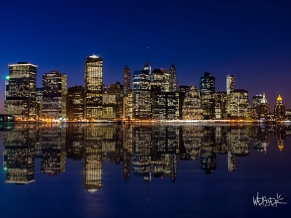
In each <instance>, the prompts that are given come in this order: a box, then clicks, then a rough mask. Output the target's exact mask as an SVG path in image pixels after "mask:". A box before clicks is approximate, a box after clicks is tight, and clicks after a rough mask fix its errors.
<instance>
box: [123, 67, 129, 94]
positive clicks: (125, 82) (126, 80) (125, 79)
mask: <svg viewBox="0 0 291 218" xmlns="http://www.w3.org/2000/svg"><path fill="white" fill-rule="evenodd" d="M129 92H130V69H129V67H128V66H127V65H126V66H125V67H124V69H123V94H124V96H127V95H128V93H129Z"/></svg>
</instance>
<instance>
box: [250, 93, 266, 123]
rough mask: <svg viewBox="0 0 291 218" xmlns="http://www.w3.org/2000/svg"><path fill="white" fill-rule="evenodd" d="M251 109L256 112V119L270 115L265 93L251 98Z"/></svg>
mask: <svg viewBox="0 0 291 218" xmlns="http://www.w3.org/2000/svg"><path fill="white" fill-rule="evenodd" d="M252 103H253V107H254V108H255V110H256V117H257V118H258V119H260V118H265V117H267V115H268V114H269V113H270V104H269V103H268V101H267V99H266V96H265V93H263V95H261V94H259V95H255V96H253V102H252Z"/></svg>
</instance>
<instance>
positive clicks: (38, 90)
mask: <svg viewBox="0 0 291 218" xmlns="http://www.w3.org/2000/svg"><path fill="white" fill-rule="evenodd" d="M42 103H43V92H42V88H36V119H37V120H39V119H41V118H42Z"/></svg>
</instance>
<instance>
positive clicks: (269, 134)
mask: <svg viewBox="0 0 291 218" xmlns="http://www.w3.org/2000/svg"><path fill="white" fill-rule="evenodd" d="M0 129H1V130H2V132H1V134H2V138H3V139H2V138H0V140H2V142H3V146H1V144H0V146H1V150H0V151H2V152H3V159H0V161H1V160H2V162H3V169H2V171H1V174H0V179H1V180H2V181H3V184H2V185H0V191H1V190H2V191H4V194H6V195H7V196H9V193H13V194H14V195H16V196H17V193H18V194H19V193H21V195H22V197H21V198H19V200H20V199H21V200H25V198H26V197H27V195H28V190H30V193H34V194H37V195H42V196H44V197H45V199H54V194H56V193H62V195H64V196H66V197H65V202H69V203H70V204H71V206H72V205H75V206H74V207H73V208H74V209H72V207H71V206H64V205H63V203H62V202H60V203H61V204H62V205H63V207H56V205H55V203H54V204H53V206H52V207H53V208H55V210H63V209H64V208H65V211H67V210H69V208H71V209H70V210H69V212H70V213H72V215H73V216H77V217H78V216H83V215H84V214H86V216H95V215H96V214H99V215H102V216H107V217H112V216H116V215H117V214H118V216H123V215H124V216H126V214H127V213H125V212H124V213H122V214H120V213H119V212H118V210H119V211H123V210H124V208H131V210H135V211H136V213H137V214H143V215H153V216H155V215H158V214H159V216H165V215H166V214H168V216H173V217H174V215H175V214H176V215H177V214H178V212H180V213H181V214H182V215H183V216H190V215H191V216H192V215H193V213H195V214H198V215H201V216H202V215H205V216H207V215H212V213H211V211H203V210H202V209H203V208H204V209H205V210H207V208H208V207H207V205H209V204H214V202H215V205H213V207H215V208H216V209H217V210H221V211H224V212H226V211H227V212H230V209H231V208H232V207H236V209H237V210H241V212H242V214H243V215H246V214H245V213H247V211H252V212H253V213H261V212H258V211H257V209H258V208H256V207H254V206H253V205H252V196H255V195H256V192H257V191H260V190H261V191H262V192H264V193H262V194H264V195H268V194H269V195H270V196H269V197H274V196H275V194H276V192H278V191H282V192H283V193H281V194H282V195H283V197H285V199H287V198H288V197H289V199H290V201H289V203H290V204H291V190H290V181H291V180H290V179H291V176H290V172H291V161H290V160H291V149H290V139H289V137H290V136H291V126H288V125H268V126H258V125H232V126H230V125H223V126H220V125H211V126H207V125H203V126H199V125H111V124H110V125H97V124H67V125H66V124H64V125H51V124H46V125H44V124H41V125H37V124H9V125H3V124H0ZM2 142H1V143H2ZM288 173H289V174H288ZM10 183H12V184H17V185H18V186H17V188H16V186H11V185H10ZM22 184H26V185H27V184H28V186H21V185H22ZM287 184H289V185H287ZM19 185H20V186H19ZM44 187H45V189H44ZM237 194H238V195H240V197H239V198H236V195H237ZM114 196H115V197H114ZM224 198H225V199H224ZM78 199H82V202H81V201H79V200H78ZM197 199H199V201H197ZM220 199H224V201H220ZM2 201H3V200H2ZM13 201H15V202H17V201H18V197H17V198H14V199H13ZM13 201H12V202H13ZM145 202H146V204H145ZM159 202H160V203H161V202H163V203H162V205H161V204H159ZM194 202H195V205H199V208H198V207H196V206H195V207H193V205H192V204H193V203H194ZM176 204H177V205H179V207H177V206H175V205H176ZM49 205H52V203H51V202H50V203H49ZM57 205H58V204H57ZM130 205H134V207H133V206H130ZM149 205H151V206H155V207H157V205H159V206H158V207H157V208H156V209H150V210H148V209H149V208H148V207H149ZM191 205H192V206H191ZM280 206H281V208H278V210H279V211H280V210H281V211H282V213H286V212H289V211H290V207H289V205H287V206H285V205H284V206H282V205H280ZM111 207H113V208H111ZM97 208H98V210H97ZM110 208H111V209H110ZM160 209H163V210H164V212H163V213H162V212H161V211H160ZM73 211H74V212H73ZM266 211H269V209H265V212H266ZM212 212H213V211H212ZM277 212H278V211H277ZM14 213H15V214H13V215H18V214H17V212H14ZM67 213H68V212H66V214H65V215H66V216H67V215H68V214H67ZM263 213H264V211H263ZM268 213H269V212H268ZM10 215H12V214H10ZM47 215H49V213H48V214H47Z"/></svg>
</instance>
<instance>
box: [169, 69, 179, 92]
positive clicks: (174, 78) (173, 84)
mask: <svg viewBox="0 0 291 218" xmlns="http://www.w3.org/2000/svg"><path fill="white" fill-rule="evenodd" d="M170 85H171V92H176V91H177V88H178V79H177V74H176V67H175V65H174V63H172V65H171V68H170Z"/></svg>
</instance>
